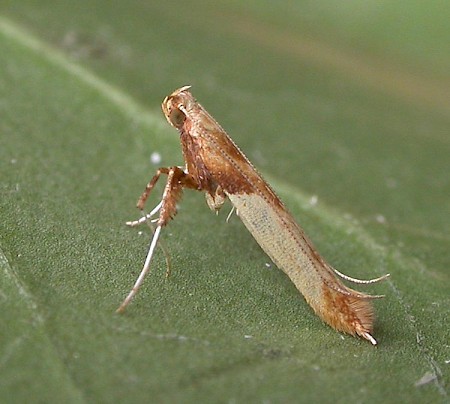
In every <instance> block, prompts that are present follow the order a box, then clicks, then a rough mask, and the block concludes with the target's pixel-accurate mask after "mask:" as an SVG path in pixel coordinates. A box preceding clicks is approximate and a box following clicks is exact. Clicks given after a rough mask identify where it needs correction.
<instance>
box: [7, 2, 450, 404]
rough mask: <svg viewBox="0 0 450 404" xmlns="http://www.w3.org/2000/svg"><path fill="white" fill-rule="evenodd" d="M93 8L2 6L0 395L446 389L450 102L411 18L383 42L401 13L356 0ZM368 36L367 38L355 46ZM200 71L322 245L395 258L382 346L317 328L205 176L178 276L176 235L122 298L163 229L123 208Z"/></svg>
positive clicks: (168, 138)
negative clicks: (208, 198) (170, 113)
mask: <svg viewBox="0 0 450 404" xmlns="http://www.w3.org/2000/svg"><path fill="white" fill-rule="evenodd" d="M89 4H90V5H91V6H90V8H89V7H87V6H86V7H85V8H84V7H83V4H82V3H80V2H77V3H74V2H58V5H54V4H52V7H45V5H43V4H40V5H39V7H36V5H34V4H32V3H31V2H21V3H20V4H18V3H17V4H16V5H15V7H14V8H8V9H6V8H4V7H2V8H4V10H3V11H4V17H2V18H1V19H0V54H1V55H2V63H1V64H0V90H1V94H3V95H4V96H3V97H2V99H1V101H0V116H1V117H2V118H1V120H0V133H1V147H0V192H1V197H0V203H1V212H2V222H1V224H0V249H1V250H0V269H1V273H2V275H1V276H0V279H1V284H0V286H1V287H0V301H1V303H2V323H3V324H4V327H2V331H1V332H0V338H1V339H0V342H1V344H0V347H1V348H0V396H1V397H4V398H6V400H7V401H8V402H25V401H34V402H36V401H42V402H62V401H64V402H85V401H89V402H92V401H100V402H105V401H115V402H116V401H127V402H143V401H148V400H149V399H150V400H152V401H156V402H159V401H166V402H173V401H183V402H190V401H202V402H205V401H208V402H217V401H220V402H222V401H227V402H228V401H232V400H235V401H239V402H241V401H242V402H244V401H251V402H260V401H275V402H278V401H283V402H286V401H294V400H295V401H299V400H302V401H305V402H306V401H313V400H314V401H330V397H331V399H334V400H333V401H342V402H349V401H350V402H352V401H368V402H374V401H382V400H383V401H392V402H394V401H396V402H397V401H399V400H402V401H415V402H425V401H426V402H436V401H439V400H442V401H444V400H445V398H447V397H448V387H447V386H448V383H449V372H448V360H449V347H448V340H449V331H448V327H446V326H445V324H446V323H447V322H448V307H449V303H450V302H449V297H448V290H449V275H448V251H449V249H448V241H449V239H448V235H447V231H446V230H448V210H449V205H448V195H449V179H448V155H449V150H448V149H449V142H448V136H447V134H448V127H449V111H450V106H449V104H448V100H447V101H446V99H445V96H444V95H445V91H444V89H445V87H446V86H445V85H446V84H447V82H446V81H445V80H446V79H445V76H444V75H443V74H442V73H441V72H443V71H444V70H445V69H444V68H443V67H441V66H436V65H433V64H431V65H430V66H429V67H428V66H427V64H426V63H424V61H423V60H420V66H421V67H420V69H419V68H418V69H415V68H414V67H411V66H412V64H413V63H415V62H416V61H418V59H419V58H420V55H422V53H420V52H418V53H417V50H416V48H414V46H412V45H411V44H409V43H408V33H411V32H413V31H412V30H413V29H415V28H414V24H411V25H409V24H408V23H407V22H403V23H402V27H403V29H404V31H403V38H404V39H403V40H402V37H401V36H396V38H395V41H393V43H391V44H390V46H391V48H390V49H389V50H386V51H385V50H384V48H383V46H382V45H383V44H384V43H385V41H386V38H385V36H386V35H387V34H386V33H385V32H395V29H394V28H395V24H390V23H389V19H388V17H389V18H390V15H392V16H395V15H396V14H395V13H396V12H398V13H399V12H400V11H396V10H392V9H391V11H392V13H393V14H389V13H387V12H379V13H378V14H376V13H375V15H376V18H375V17H373V19H374V21H376V22H379V23H380V25H379V26H380V27H383V30H381V29H380V30H377V29H375V28H374V27H375V25H376V24H375V22H374V23H372V22H371V24H370V25H369V27H371V29H370V30H369V29H368V31H364V24H360V23H358V21H356V20H355V19H354V17H352V16H351V13H350V11H349V10H346V9H345V5H343V6H337V5H335V7H336V9H335V10H334V11H335V12H334V13H333V12H332V11H330V10H328V11H327V12H326V13H325V14H323V13H321V11H322V9H321V8H320V6H319V5H318V6H317V7H314V6H311V5H310V6H308V14H304V13H301V12H300V11H305V9H301V8H295V7H293V8H292V9H291V8H289V7H288V6H286V8H285V9H284V11H283V10H281V9H280V10H279V11H277V10H278V9H279V7H277V8H276V10H275V11H274V10H273V9H271V6H270V4H269V3H268V2H264V3H261V4H263V5H261V6H260V7H258V4H257V3H255V5H254V4H252V3H250V2H249V3H248V4H247V5H245V6H244V5H240V4H238V3H237V2H236V3H229V4H228V3H223V4H222V5H221V6H220V7H221V8H220V7H219V8H215V7H209V6H205V7H199V4H200V3H198V4H197V3H195V2H194V3H192V4H191V3H190V4H189V5H187V4H184V3H179V4H178V5H175V4H170V3H161V4H160V5H149V4H146V3H142V2H128V3H127V4H126V5H125V3H124V4H123V5H118V4H114V5H112V4H110V3H109V2H108V3H104V2H101V1H99V0H96V1H95V2H94V3H92V2H91V3H89ZM305 7H306V6H305ZM430 7H431V6H430ZM82 10H89V12H83V11H82ZM419 11H420V10H419V7H413V6H411V7H410V13H412V14H411V18H412V16H414V15H415V14H414V13H417V14H416V15H420V13H419ZM360 12H362V11H360ZM434 14H436V15H437V14H438V13H434ZM333 15H335V16H336V18H335V19H333V18H332V17H333ZM370 15H373V14H370V13H369V14H363V17H362V19H364V18H365V20H366V21H367V20H370V18H372V17H370V18H369V16H370ZM74 16H76V18H74ZM307 16H309V18H310V20H308V17H307ZM325 17H326V18H325ZM311 21H317V22H319V21H320V22H321V27H322V29H321V30H318V29H317V27H314V24H313V23H312V22H311ZM347 22H349V24H348V25H347V24H346V23H347ZM350 22H351V23H350ZM301 23H304V24H301ZM424 23H426V21H425V22H424ZM25 27H26V28H25ZM385 27H386V29H384V28H385ZM352 29H353V30H354V31H352ZM318 31H319V32H318ZM430 32H435V30H434V31H433V30H432V31H430ZM308 33H309V35H308ZM356 33H360V34H361V35H357V34H356ZM353 36H355V37H357V38H364V39H358V40H357V41H356V40H355V42H354V44H353V46H354V47H353V48H352V47H351V46H352V38H353ZM40 38H41V39H40ZM433 40H434V37H433V35H431V34H430V36H429V37H427V36H426V35H424V37H423V38H421V40H420V41H417V42H416V43H415V44H416V46H417V48H419V49H422V48H423V49H428V48H429V45H430V43H433ZM427 41H429V42H427ZM50 43H51V44H53V45H49V44H50ZM436 43H437V44H439V42H436ZM365 44H371V45H370V48H365ZM405 44H407V46H406V48H405V49H403V45H405ZM58 47H59V48H60V50H55V48H58ZM397 51H398V52H397ZM384 52H386V53H384ZM402 52H403V53H402ZM423 55H425V56H424V57H425V58H428V59H426V60H436V58H435V55H434V54H432V51H431V50H428V51H427V52H424V53H423ZM392 58H393V59H392ZM348 61H351V62H352V63H348ZM355 66H356V67H355ZM442 66H448V59H445V58H444V59H443V60H442ZM408 83H412V84H411V85H410V87H411V88H408V85H407V84H408ZM184 84H192V85H193V93H194V94H195V95H196V96H197V97H198V99H199V100H200V102H201V103H202V104H203V105H205V107H206V108H207V109H208V110H209V111H211V113H212V114H213V115H214V116H215V117H216V118H217V120H218V121H219V122H220V123H221V124H222V125H223V126H224V127H225V128H226V129H227V130H228V132H229V133H230V135H231V137H232V138H233V139H234V140H235V141H236V142H237V144H239V145H240V146H241V147H242V149H243V150H244V151H245V152H246V154H247V155H248V157H249V158H250V159H251V160H252V161H253V162H254V163H255V165H256V166H257V167H258V168H259V169H260V170H261V171H262V172H263V174H264V176H265V177H266V178H267V179H268V180H269V182H270V183H271V185H272V186H273V187H274V188H275V189H276V191H277V192H278V193H279V194H280V196H281V197H282V199H283V200H284V201H285V203H286V205H287V206H288V207H289V209H290V210H291V212H292V213H293V215H294V216H295V217H296V218H297V219H298V221H299V223H300V224H301V225H302V226H303V227H304V228H305V230H306V232H307V234H308V235H309V236H310V238H312V239H313V241H314V243H315V245H316V246H317V247H318V249H319V250H320V251H321V252H322V253H323V255H324V256H325V257H326V258H327V260H328V261H330V262H331V263H332V264H333V265H334V266H336V267H337V268H338V269H339V270H341V271H343V272H345V273H347V274H349V275H351V276H356V277H371V276H372V277H373V276H379V275H381V274H383V273H386V272H389V273H391V279H390V280H389V281H388V282H386V283H385V284H383V285H378V286H376V287H370V292H371V293H384V294H385V295H386V298H385V299H383V300H381V301H378V302H376V303H375V304H376V310H377V318H378V321H377V327H376V330H375V336H376V337H377V339H378V340H379V346H378V347H377V348H376V349H374V348H373V347H371V346H370V344H367V343H366V342H364V341H361V340H358V339H356V338H352V337H349V336H343V335H340V334H338V333H336V332H335V331H334V330H332V329H330V328H329V327H327V326H326V325H324V324H322V323H321V322H320V320H319V319H318V318H317V317H316V316H314V314H313V313H312V312H311V310H310V308H309V307H308V306H307V305H306V303H305V302H304V300H303V299H302V297H301V296H300V295H299V294H298V292H297V291H296V289H295V288H294V286H293V285H292V284H291V283H290V282H289V280H288V279H287V278H286V277H285V276H284V275H283V274H282V273H281V271H279V270H277V269H276V267H274V265H273V264H271V263H269V260H268V258H267V257H266V256H264V254H263V253H262V251H261V250H260V249H259V247H258V246H257V244H256V243H255V242H254V241H253V240H252V238H251V236H250V235H249V234H248V233H247V232H246V230H245V229H244V227H243V225H242V224H241V223H240V222H239V220H238V218H236V217H233V218H232V220H231V221H230V223H228V224H225V223H224V222H225V218H226V215H227V213H228V212H225V210H226V209H225V208H224V211H223V212H221V214H220V215H219V216H218V217H215V216H214V215H211V213H210V212H209V210H208V209H207V207H206V204H205V203H204V201H203V196H202V195H201V194H197V193H194V192H191V193H189V192H186V194H185V196H184V199H183V201H182V203H181V206H180V212H179V215H178V216H177V218H176V220H174V221H173V222H172V223H171V224H170V226H169V227H168V228H167V229H165V232H164V234H163V238H164V241H165V243H166V245H167V247H168V249H169V251H170V254H171V259H172V266H173V268H172V271H173V274H172V276H171V278H169V279H168V280H166V279H165V278H164V272H165V263H164V256H163V254H161V253H159V254H158V256H157V257H156V261H155V262H154V266H153V273H151V274H150V275H149V276H148V279H147V280H146V282H145V284H144V286H143V288H142V290H141V291H140V293H139V294H138V296H137V298H136V299H135V301H134V302H133V303H132V305H130V307H129V308H128V310H127V312H126V313H125V315H123V316H119V315H115V314H114V310H115V309H116V308H117V306H118V304H119V303H120V302H121V301H122V299H123V298H124V297H125V295H126V293H128V291H129V289H130V287H131V286H132V283H133V282H134V280H135V278H136V276H137V274H138V273H139V271H140V269H141V266H142V261H143V259H144V257H145V253H146V248H147V245H148V241H149V238H150V234H149V232H148V231H147V230H146V229H145V228H143V229H141V230H142V234H140V233H139V231H138V230H136V229H129V228H127V227H126V226H124V222H125V221H126V220H129V219H133V218H135V217H137V216H138V212H136V211H135V209H134V203H135V201H136V200H137V197H138V196H139V194H140V192H142V190H143V188H144V186H145V184H146V181H148V179H149V178H150V177H151V175H152V174H153V171H154V170H155V169H156V166H153V165H152V164H151V162H150V160H149V156H150V154H151V153H153V152H157V153H159V155H160V156H161V157H162V162H161V163H160V165H162V166H164V165H172V164H181V163H182V157H181V153H180V147H179V144H178V140H177V138H176V133H175V132H174V131H172V130H171V128H169V127H168V125H166V124H165V122H164V118H163V117H162V114H161V112H160V110H159V104H160V102H161V100H162V98H163V97H164V96H165V95H167V94H168V93H169V92H171V91H172V90H173V89H175V88H176V87H179V86H181V85H184ZM158 191H159V192H161V189H159V190H158ZM157 201H158V196H157V195H156V194H155V196H154V198H153V200H152V201H150V202H149V208H151V207H152V206H151V203H154V204H156V203H157ZM267 265H268V266H267ZM424 375H427V380H430V381H429V382H427V383H419V382H418V381H421V380H422V378H423V377H424ZM337 394H339V396H338V395H337ZM337 397H339V399H338V398H337Z"/></svg>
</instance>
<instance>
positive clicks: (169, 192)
mask: <svg viewBox="0 0 450 404" xmlns="http://www.w3.org/2000/svg"><path fill="white" fill-rule="evenodd" d="M162 173H163V174H167V183H166V185H165V187H164V192H163V195H162V200H161V204H160V205H161V206H159V205H158V206H157V207H156V208H155V209H153V211H155V210H156V211H158V210H159V212H160V213H159V218H158V221H157V225H156V229H155V231H154V233H153V238H152V241H151V243H150V247H149V249H148V253H147V257H146V259H145V262H144V267H143V268H142V271H141V273H140V275H139V277H138V279H137V280H136V282H135V284H134V286H133V288H132V289H131V291H130V293H129V294H128V296H127V297H126V298H125V300H124V301H123V303H122V304H121V305H120V306H119V308H118V309H117V310H116V311H117V312H118V313H121V312H123V311H124V310H125V308H126V307H127V306H128V304H129V303H130V302H131V300H132V299H133V297H134V296H135V295H136V293H137V292H138V290H139V288H140V287H141V285H142V283H143V281H144V278H145V276H146V275H147V273H148V272H149V271H150V264H151V261H152V258H153V255H154V252H155V248H156V246H157V244H158V240H159V237H160V235H161V229H162V228H163V227H164V226H166V225H167V223H168V222H169V221H170V220H171V219H172V218H173V217H174V216H175V214H176V212H177V208H176V203H177V201H178V200H179V199H180V198H181V194H182V192H183V188H191V189H198V184H197V183H196V182H195V180H194V179H193V177H192V176H191V175H190V174H188V173H186V172H184V171H183V170H182V169H181V168H179V167H169V168H163V169H161V168H160V169H159V170H158V171H157V173H156V174H155V175H154V176H153V178H152V179H151V180H150V182H149V183H148V185H147V187H146V189H145V191H144V193H143V194H142V196H141V198H139V202H138V207H140V206H142V207H143V206H144V204H145V201H146V199H147V198H148V195H149V194H150V192H151V190H152V189H153V187H154V186H155V184H156V182H157V181H158V179H159V177H160V175H161V174H162ZM151 213H152V212H151ZM144 217H145V216H144ZM163 250H164V249H163ZM169 272H170V266H169V268H168V270H167V272H166V276H167V275H168V273H169Z"/></svg>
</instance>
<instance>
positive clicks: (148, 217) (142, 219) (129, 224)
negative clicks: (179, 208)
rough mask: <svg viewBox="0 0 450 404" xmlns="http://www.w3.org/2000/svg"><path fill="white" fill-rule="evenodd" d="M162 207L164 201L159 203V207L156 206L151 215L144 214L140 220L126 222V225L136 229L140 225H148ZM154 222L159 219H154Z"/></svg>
mask: <svg viewBox="0 0 450 404" xmlns="http://www.w3.org/2000/svg"><path fill="white" fill-rule="evenodd" d="M161 206H162V201H161V202H159V203H158V205H156V206H155V207H154V208H153V210H152V211H151V212H150V213H146V214H144V215H143V216H142V217H141V218H140V219H138V220H132V221H129V222H125V224H126V225H127V226H131V227H135V226H138V225H140V224H142V223H145V222H147V223H148V221H149V220H151V219H152V217H153V216H155V215H156V214H157V213H158V211H159V210H160V209H161ZM153 220H156V221H157V220H158V219H153Z"/></svg>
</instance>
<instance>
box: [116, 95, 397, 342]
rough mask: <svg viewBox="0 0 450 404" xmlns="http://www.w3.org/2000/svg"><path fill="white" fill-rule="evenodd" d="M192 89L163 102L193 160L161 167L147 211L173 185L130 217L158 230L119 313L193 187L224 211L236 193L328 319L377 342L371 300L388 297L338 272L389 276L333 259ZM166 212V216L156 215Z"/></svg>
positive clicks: (264, 240)
mask: <svg viewBox="0 0 450 404" xmlns="http://www.w3.org/2000/svg"><path fill="white" fill-rule="evenodd" d="M189 88H190V87H189V86H185V87H181V88H179V89H178V90H176V91H174V92H173V93H172V94H171V95H169V96H168V97H166V98H165V99H164V101H163V103H162V110H163V112H164V115H165V116H166V119H167V121H168V122H169V124H170V125H172V126H173V127H174V128H176V129H177V130H178V132H179V134H180V140H181V146H182V149H183V156H184V160H185V163H186V165H185V167H177V166H173V167H168V168H160V169H159V170H157V172H156V174H155V176H154V177H153V178H152V179H151V181H150V182H149V183H148V185H147V187H146V189H145V191H144V193H143V194H142V196H141V197H140V199H139V201H138V204H137V206H138V208H139V209H141V210H143V208H144V204H145V201H146V200H147V198H148V196H149V194H150V192H151V190H152V189H153V187H154V186H155V184H156V182H157V181H158V179H159V177H160V175H161V174H166V175H167V183H166V185H165V188H164V192H163V196H162V200H161V202H160V203H159V204H158V205H157V206H156V208H155V209H153V211H152V212H150V213H149V214H147V215H145V216H143V217H142V218H141V219H139V220H137V221H134V222H128V223H127V224H128V225H131V226H136V225H138V224H141V223H144V222H146V221H152V222H156V230H155V232H154V235H153V239H152V242H151V244H150V248H149V252H148V255H147V258H146V261H145V264H144V268H143V269H142V272H141V274H140V276H139V278H138V279H137V281H136V283H135V285H134V287H133V289H132V290H131V291H130V293H129V294H128V296H127V297H126V299H125V300H124V302H123V303H122V304H121V306H120V307H119V308H118V309H117V311H119V312H122V311H123V310H124V309H125V307H126V306H127V305H128V303H129V302H130V301H131V299H132V298H133V296H134V295H135V294H136V293H137V291H138V289H139V287H140V286H141V284H142V282H143V279H144V277H145V275H146V273H147V272H148V271H149V269H150V262H151V259H152V257H153V253H154V250H155V248H156V245H157V243H158V239H159V236H160V233H161V229H162V227H164V226H166V225H167V223H168V222H169V221H170V220H171V219H172V218H173V216H174V215H175V214H176V209H177V208H176V203H177V201H178V200H179V199H180V198H181V194H182V191H183V189H184V188H190V189H194V190H197V191H203V192H205V197H206V202H207V204H208V206H209V207H210V209H212V210H213V211H216V212H217V211H218V210H219V209H220V208H221V207H222V205H223V203H224V202H225V200H226V199H227V198H228V199H229V200H230V202H231V204H232V205H233V207H234V208H235V209H236V212H237V214H238V216H239V218H240V219H241V220H242V222H243V223H244V225H245V226H246V227H247V229H248V230H249V231H250V233H251V234H252V235H253V237H254V238H255V240H256V241H257V242H258V244H259V245H260V246H261V248H262V249H263V250H264V251H265V252H266V254H267V255H268V256H269V257H270V259H271V260H272V261H273V262H274V263H275V264H276V265H277V266H278V268H280V269H281V270H283V272H285V273H286V275H287V276H288V277H289V278H290V279H291V281H292V282H293V283H294V284H295V286H296V287H297V289H298V290H299V291H300V292H301V293H302V294H303V296H304V297H305V299H306V301H307V302H308V303H309V305H310V306H311V307H312V308H313V310H314V311H315V313H316V314H317V315H318V316H319V317H320V318H321V319H322V320H323V321H325V322H326V323H328V324H329V325H330V326H332V327H333V328H335V329H336V330H338V331H343V332H346V333H348V334H352V335H359V336H360V337H362V338H365V339H366V340H368V341H370V342H371V343H372V344H373V345H376V344H377V342H376V340H375V338H374V337H373V336H372V331H373V321H374V311H373V307H372V304H371V299H374V298H379V297H382V296H372V295H367V294H365V293H361V292H358V291H356V290H353V289H350V288H349V287H347V286H345V285H344V284H343V283H342V282H341V281H340V280H339V278H338V277H340V278H342V279H345V280H347V281H351V282H354V283H360V284H369V283H374V282H377V281H380V280H382V279H385V278H386V277H387V276H389V275H384V276H382V277H380V278H377V279H371V280H358V279H354V278H351V277H349V276H346V275H344V274H342V273H340V272H339V271H337V270H336V269H334V268H333V267H331V266H330V265H329V264H328V263H327V262H325V260H324V259H323V258H322V257H321V256H320V255H319V253H318V252H317V251H316V249H315V248H314V246H313V245H312V243H311V241H310V240H309V239H308V237H307V236H306V235H305V233H304V232H303V230H302V228H301V227H300V226H299V225H298V224H297V223H296V222H295V221H294V219H293V217H292V216H291V214H290V213H289V212H288V211H287V209H286V207H285V206H284V204H283V203H282V202H281V200H280V199H279V198H278V196H277V195H276V194H275V192H274V191H273V190H272V188H271V187H270V186H269V185H268V184H267V183H266V182H265V181H264V180H263V178H262V177H261V175H260V174H259V173H258V172H257V171H256V170H255V168H254V167H253V165H252V164H251V163H250V161H249V160H248V159H247V157H245V155H244V154H243V153H242V152H241V151H240V150H239V148H238V147H237V146H236V145H235V144H234V142H233V141H232V140H231V139H230V137H229V136H228V135H227V133H226V132H225V131H224V130H223V129H222V128H221V126H220V125H219V124H218V123H217V122H216V121H215V120H214V118H213V117H212V116H211V115H209V114H208V112H206V110H205V109H204V108H203V107H202V106H201V105H200V104H199V103H198V102H197V101H196V100H195V98H194V97H193V96H192V94H191V93H190V91H189ZM158 212H159V217H158V218H157V219H153V220H152V217H153V216H155V215H156V214H157V213H158Z"/></svg>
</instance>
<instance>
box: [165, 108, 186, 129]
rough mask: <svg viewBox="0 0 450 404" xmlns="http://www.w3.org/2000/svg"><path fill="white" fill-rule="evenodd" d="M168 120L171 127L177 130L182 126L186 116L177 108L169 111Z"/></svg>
mask: <svg viewBox="0 0 450 404" xmlns="http://www.w3.org/2000/svg"><path fill="white" fill-rule="evenodd" d="M169 119H170V122H172V125H173V126H175V127H176V128H178V127H180V126H182V125H183V122H184V120H185V119H186V116H185V115H184V113H183V112H182V111H180V110H179V109H178V108H174V109H172V111H170V115H169Z"/></svg>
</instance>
